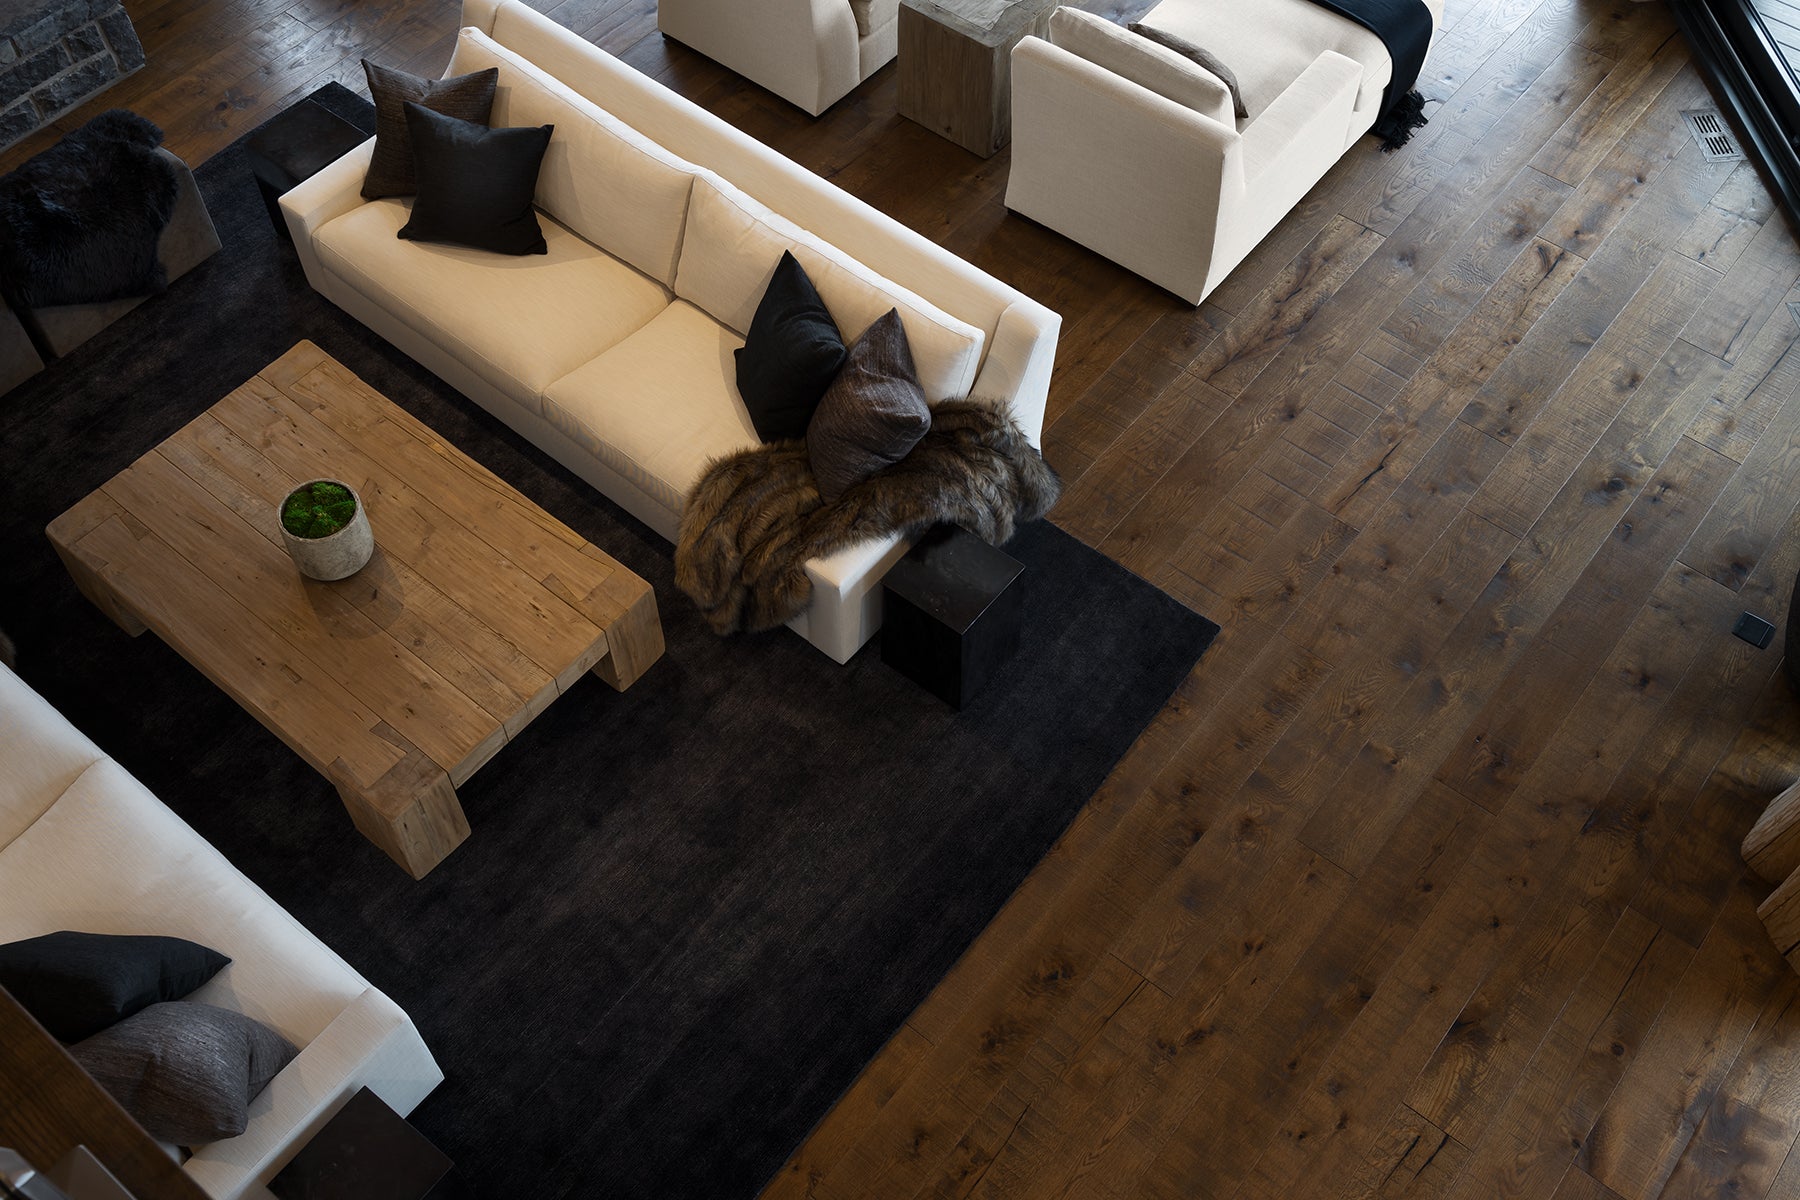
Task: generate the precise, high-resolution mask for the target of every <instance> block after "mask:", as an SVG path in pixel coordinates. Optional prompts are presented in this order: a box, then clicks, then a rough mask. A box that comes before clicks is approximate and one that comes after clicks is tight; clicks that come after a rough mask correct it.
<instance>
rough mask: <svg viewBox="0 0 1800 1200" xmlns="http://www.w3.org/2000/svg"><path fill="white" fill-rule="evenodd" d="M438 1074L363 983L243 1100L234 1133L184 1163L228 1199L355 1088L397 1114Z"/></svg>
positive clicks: (399, 1017)
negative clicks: (245, 1117)
mask: <svg viewBox="0 0 1800 1200" xmlns="http://www.w3.org/2000/svg"><path fill="white" fill-rule="evenodd" d="M443 1079H444V1073H443V1072H442V1071H441V1070H439V1069H438V1065H437V1063H436V1062H435V1061H434V1060H433V1059H432V1057H431V1052H430V1051H428V1050H427V1049H426V1048H425V1043H424V1042H423V1041H422V1040H420V1038H419V1032H418V1030H417V1029H415V1028H414V1027H413V1023H412V1021H411V1020H410V1019H409V1018H408V1017H407V1015H406V1014H405V1013H404V1012H402V1011H401V1010H400V1007H399V1006H398V1005H397V1004H395V1003H394V1002H393V1001H392V1000H390V999H388V998H387V997H386V996H385V995H383V994H382V993H381V992H379V991H377V990H375V989H374V988H369V989H368V990H367V991H365V992H363V993H362V994H361V995H360V996H358V997H357V998H356V999H355V1000H353V1001H351V1002H350V1004H349V1005H348V1006H347V1007H346V1008H345V1009H344V1011H343V1012H341V1013H339V1014H338V1015H337V1017H336V1018H335V1019H333V1020H332V1022H331V1024H329V1025H327V1026H326V1027H325V1028H324V1029H323V1030H321V1031H320V1033H319V1036H317V1037H315V1038H314V1039H313V1040H312V1041H311V1042H310V1043H308V1044H307V1046H306V1047H305V1049H303V1050H301V1051H300V1053H299V1055H297V1056H296V1057H295V1059H294V1061H293V1062H291V1063H289V1064H288V1065H287V1066H286V1068H284V1069H283V1070H282V1072H281V1074H279V1075H277V1076H276V1077H275V1078H274V1079H273V1080H272V1081H270V1083H269V1086H268V1087H266V1088H264V1089H263V1092H262V1094H261V1095H259V1096H258V1097H256V1099H255V1100H253V1101H251V1104H250V1123H249V1127H248V1128H247V1129H246V1130H245V1131H244V1132H243V1133H242V1134H240V1135H239V1136H237V1137H234V1138H229V1139H227V1140H225V1141H222V1142H213V1143H211V1144H210V1145H206V1146H199V1147H196V1148H195V1150H194V1154H193V1156H192V1157H191V1158H189V1159H188V1160H187V1162H186V1163H185V1164H184V1167H185V1169H186V1171H187V1173H188V1174H189V1175H190V1176H192V1177H193V1179H194V1181H195V1182H196V1183H198V1184H199V1185H200V1186H201V1187H203V1188H205V1189H206V1192H207V1194H208V1195H209V1196H211V1197H213V1200H235V1198H236V1197H238V1196H241V1195H243V1194H244V1193H245V1192H246V1191H247V1190H248V1189H250V1188H252V1187H254V1186H256V1185H259V1184H266V1183H267V1182H268V1181H269V1179H270V1178H271V1177H273V1176H274V1175H275V1173H276V1172H278V1171H279V1170H281V1168H282V1167H284V1166H286V1165H287V1162H288V1160H289V1159H290V1158H292V1157H293V1156H294V1154H295V1153H296V1152H297V1151H298V1150H299V1149H300V1147H301V1146H303V1145H305V1144H306V1142H307V1141H308V1140H309V1139H310V1138H311V1137H312V1136H313V1134H315V1133H316V1132H318V1130H319V1128H320V1127H321V1126H322V1125H324V1124H325V1122H326V1121H328V1120H330V1119H331V1117H332V1115H333V1114H335V1113H336V1112H337V1110H338V1109H339V1108H341V1107H343V1104H344V1102H345V1101H346V1100H348V1099H349V1098H350V1097H351V1096H352V1095H354V1094H355V1093H356V1090H357V1089H358V1088H362V1087H366V1088H368V1089H369V1090H370V1091H372V1092H374V1093H375V1094H376V1095H377V1096H380V1097H381V1098H382V1100H383V1101H385V1102H386V1103H387V1105H388V1107H390V1108H392V1109H393V1110H394V1111H395V1112H397V1113H399V1114H400V1115H401V1116H405V1115H406V1114H407V1113H410V1112H411V1111H412V1110H413V1109H414V1108H415V1107H416V1106H417V1105H418V1103H419V1101H420V1100H422V1099H424V1098H425V1096H426V1095H427V1094H429V1093H430V1091H431V1089H432V1088H434V1087H436V1086H437V1085H438V1084H439V1083H441V1082H443Z"/></svg>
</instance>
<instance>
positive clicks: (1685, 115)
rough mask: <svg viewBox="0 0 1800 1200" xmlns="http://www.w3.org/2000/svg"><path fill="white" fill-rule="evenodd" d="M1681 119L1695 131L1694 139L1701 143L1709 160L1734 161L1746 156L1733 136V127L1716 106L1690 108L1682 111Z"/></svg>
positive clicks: (1702, 149) (1703, 151)
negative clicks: (1726, 121)
mask: <svg viewBox="0 0 1800 1200" xmlns="http://www.w3.org/2000/svg"><path fill="white" fill-rule="evenodd" d="M1681 119H1682V120H1684V121H1686V122H1687V124H1688V128H1689V129H1690V130H1692V131H1693V134H1694V140H1695V141H1696V142H1699V143H1700V149H1701V152H1702V153H1704V154H1705V155H1706V158H1707V161H1708V162H1734V161H1740V160H1742V159H1743V157H1744V152H1743V150H1742V149H1741V148H1740V147H1739V146H1738V144H1737V138H1736V137H1734V136H1732V133H1731V127H1730V126H1729V125H1727V124H1725V118H1723V117H1721V116H1720V115H1719V110H1718V109H1716V108H1690V109H1685V110H1683V111H1682V114H1681Z"/></svg>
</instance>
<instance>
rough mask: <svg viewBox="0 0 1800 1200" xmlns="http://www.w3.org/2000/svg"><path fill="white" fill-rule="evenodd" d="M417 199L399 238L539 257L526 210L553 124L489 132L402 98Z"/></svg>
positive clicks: (540, 243)
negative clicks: (411, 147) (416, 173)
mask: <svg viewBox="0 0 1800 1200" xmlns="http://www.w3.org/2000/svg"><path fill="white" fill-rule="evenodd" d="M406 124H407V128H408V129H410V130H411V131H412V142H413V163H414V166H415V169H416V170H417V172H418V176H419V195H418V197H417V198H416V199H415V200H414V201H413V209H412V218H411V219H410V220H408V221H407V222H406V224H405V225H404V226H402V227H401V229H400V236H401V237H403V238H407V239H409V240H411V241H418V242H449V243H451V244H453V245H457V246H473V247H474V248H476V249H477V250H492V251H495V252H496V253H499V254H545V253H548V247H546V246H545V244H544V231H543V228H542V227H541V226H540V225H538V220H537V213H536V212H535V211H533V210H532V207H531V198H532V195H533V193H535V192H536V191H537V177H538V168H539V167H540V166H541V165H543V161H544V150H545V148H546V147H548V146H549V145H550V131H551V129H552V128H553V126H550V125H542V126H539V127H538V128H536V129H530V128H525V129H488V128H486V127H484V126H481V125H475V124H472V123H470V122H468V121H459V120H457V119H456V118H455V117H446V116H442V115H441V114H438V113H434V112H432V111H431V110H430V109H428V108H422V107H420V106H419V105H417V104H414V103H412V102H411V101H408V102H407V104H406Z"/></svg>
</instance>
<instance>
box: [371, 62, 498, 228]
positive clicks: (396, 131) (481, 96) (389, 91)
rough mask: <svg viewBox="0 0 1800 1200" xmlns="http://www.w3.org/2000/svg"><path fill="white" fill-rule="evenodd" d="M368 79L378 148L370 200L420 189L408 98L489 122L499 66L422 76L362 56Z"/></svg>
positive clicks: (373, 161)
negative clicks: (467, 72) (446, 75)
mask: <svg viewBox="0 0 1800 1200" xmlns="http://www.w3.org/2000/svg"><path fill="white" fill-rule="evenodd" d="M363 74H365V75H367V76H368V79H369V95H370V96H372V97H374V99H375V152H374V154H373V155H372V156H371V157H370V159H369V172H368V174H367V175H364V176H363V186H362V194H363V198H364V199H365V200H379V199H381V198H382V197H383V196H410V195H412V194H413V193H414V192H416V191H418V190H419V188H418V183H417V180H416V179H415V178H414V175H413V152H412V135H411V134H410V133H409V132H408V131H407V128H406V104H407V102H408V101H411V102H412V103H415V104H422V105H424V106H425V107H426V108H429V109H430V110H431V111H432V112H437V113H443V114H444V115H445V116H446V117H455V118H457V119H458V120H461V121H473V122H474V123H475V124H477V125H486V124H487V123H488V117H489V115H490V114H491V113H492V112H493V111H494V88H495V86H496V85H497V84H498V83H499V81H500V68H499V67H489V68H488V69H487V70H485V71H476V72H475V73H474V74H472V75H458V76H457V77H456V78H454V79H423V78H421V77H419V76H417V75H408V74H407V73H406V72H405V71H396V70H394V69H393V68H392V67H378V66H376V65H375V64H374V63H372V62H370V61H369V60H368V59H366V58H365V59H363Z"/></svg>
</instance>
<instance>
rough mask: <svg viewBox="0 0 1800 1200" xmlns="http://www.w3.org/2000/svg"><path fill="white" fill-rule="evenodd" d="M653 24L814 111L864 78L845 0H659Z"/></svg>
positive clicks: (857, 39)
mask: <svg viewBox="0 0 1800 1200" xmlns="http://www.w3.org/2000/svg"><path fill="white" fill-rule="evenodd" d="M656 27H657V29H659V30H661V31H662V33H663V34H664V35H666V36H668V37H672V38H674V39H675V40H676V41H678V42H680V43H682V44H683V45H685V46H688V47H690V48H692V49H694V50H698V51H699V52H700V53H702V54H704V55H706V56H707V57H708V58H710V59H713V60H714V61H716V62H719V63H722V64H724V65H725V66H727V67H730V68H731V69H732V70H733V71H736V72H737V73H738V74H740V75H743V76H744V77H746V78H747V79H749V80H751V81H752V82H754V83H760V84H761V85H762V86H764V87H766V88H768V89H769V90H770V91H771V92H774V93H775V94H776V95H778V96H780V97H781V98H782V99H784V100H787V101H788V102H790V103H792V104H797V105H799V106H800V107H801V108H803V109H805V110H806V111H807V112H809V113H811V114H812V115H813V116H815V117H816V116H818V115H819V114H820V113H822V112H824V111H825V110H826V109H827V108H829V107H831V105H832V104H834V103H836V102H837V100H838V99H840V98H841V97H842V96H843V95H844V93H846V92H848V91H849V90H850V89H851V88H853V87H855V86H856V85H857V84H858V83H860V82H861V81H862V56H861V47H860V41H861V38H860V37H859V35H858V34H857V32H856V15H855V13H853V12H852V11H851V9H850V4H849V0H660V3H658V4H657V6H656Z"/></svg>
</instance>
